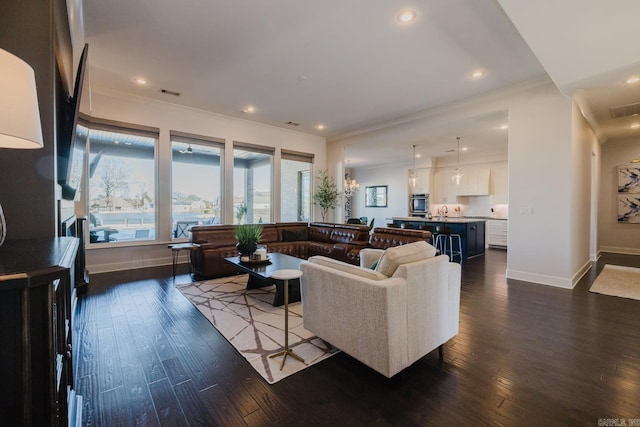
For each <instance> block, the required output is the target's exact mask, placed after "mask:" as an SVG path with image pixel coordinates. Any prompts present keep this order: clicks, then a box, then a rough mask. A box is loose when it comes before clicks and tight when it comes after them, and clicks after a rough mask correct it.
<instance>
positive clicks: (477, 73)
mask: <svg viewBox="0 0 640 427" xmlns="http://www.w3.org/2000/svg"><path fill="white" fill-rule="evenodd" d="M484 75H485V72H484V71H483V70H476V71H474V72H473V73H471V78H473V79H480V78H482V77H484Z"/></svg>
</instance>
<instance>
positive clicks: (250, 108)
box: [242, 105, 256, 113]
mask: <svg viewBox="0 0 640 427" xmlns="http://www.w3.org/2000/svg"><path fill="white" fill-rule="evenodd" d="M255 111H256V108H255V107H254V106H253V105H247V106H246V107H245V108H243V109H242V112H243V113H253V112H255Z"/></svg>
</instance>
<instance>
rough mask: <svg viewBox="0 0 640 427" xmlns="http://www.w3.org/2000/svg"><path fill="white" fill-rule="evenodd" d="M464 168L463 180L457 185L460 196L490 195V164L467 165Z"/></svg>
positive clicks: (457, 192)
mask: <svg viewBox="0 0 640 427" xmlns="http://www.w3.org/2000/svg"><path fill="white" fill-rule="evenodd" d="M461 169H462V180H461V181H460V185H458V187H457V191H456V194H457V195H458V196H488V195H489V176H490V170H489V166H485V165H465V166H462V167H461Z"/></svg>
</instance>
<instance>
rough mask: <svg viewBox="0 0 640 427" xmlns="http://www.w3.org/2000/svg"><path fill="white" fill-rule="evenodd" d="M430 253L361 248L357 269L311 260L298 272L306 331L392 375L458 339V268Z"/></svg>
mask: <svg viewBox="0 0 640 427" xmlns="http://www.w3.org/2000/svg"><path fill="white" fill-rule="evenodd" d="M383 254H384V256H383ZM434 254H435V249H434V248H433V247H432V246H431V245H429V244H428V243H426V242H416V243H411V244H407V245H402V246H398V247H395V248H390V249H387V250H385V251H382V250H378V249H364V250H362V252H361V266H360V267H358V266H354V265H351V264H347V263H343V262H340V261H337V260H334V259H331V258H326V257H322V256H315V257H311V258H309V260H308V261H307V262H305V263H303V264H302V266H301V270H302V272H303V276H302V278H301V294H302V309H303V319H304V327H305V328H306V329H307V330H309V331H311V332H313V333H315V334H316V335H317V336H319V337H320V338H322V339H323V340H325V341H327V342H329V343H331V344H333V345H334V346H335V347H337V348H339V349H341V350H342V351H344V352H345V353H347V354H349V355H351V356H352V357H354V358H356V359H358V360H359V361H361V362H362V363H364V364H366V365H367V366H369V367H371V368H373V369H375V370H376V371H378V372H380V373H381V374H383V375H385V376H387V377H389V378H390V377H392V376H393V375H395V374H397V373H398V372H400V371H402V370H403V369H404V368H406V367H407V366H409V365H411V364H412V363H414V362H415V361H416V360H418V359H420V358H422V357H424V356H425V355H426V354H428V353H429V352H431V351H432V350H435V349H436V348H438V347H440V346H442V345H443V344H444V343H445V342H447V341H448V340H449V339H451V338H452V337H454V336H455V335H456V334H457V333H458V320H459V309H460V265H459V264H455V263H450V262H449V259H448V257H447V256H445V255H441V256H434ZM376 259H379V263H378V266H377V268H376V269H375V270H372V269H370V268H369V267H370V266H371V264H372V263H373V262H374V261H375V260H376ZM385 273H386V274H385Z"/></svg>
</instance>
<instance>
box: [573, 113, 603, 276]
mask: <svg viewBox="0 0 640 427" xmlns="http://www.w3.org/2000/svg"><path fill="white" fill-rule="evenodd" d="M571 133H572V158H573V161H572V162H571V165H572V177H571V179H572V184H571V203H570V206H571V211H570V218H569V222H570V224H571V239H572V240H573V243H572V244H571V248H572V250H571V254H570V255H571V272H573V273H574V277H573V279H572V282H573V284H574V285H575V283H577V281H578V280H580V278H581V277H582V276H583V275H584V274H585V273H586V272H587V271H588V270H589V268H590V267H591V246H590V241H591V238H592V232H591V222H592V221H597V217H595V218H592V217H591V215H592V204H596V203H597V200H592V197H595V198H597V192H594V194H592V191H591V186H592V182H597V179H595V180H592V178H591V175H592V173H593V174H596V175H597V174H598V171H597V170H592V169H594V168H593V167H592V156H595V157H594V159H595V160H594V161H595V163H598V162H599V159H600V144H599V142H598V140H597V138H596V136H595V134H594V132H593V130H592V129H591V126H590V125H589V123H588V122H587V120H586V119H585V118H584V116H583V115H582V113H581V112H580V108H579V107H578V105H577V104H575V103H573V105H572V132H571ZM596 178H597V177H596ZM593 238H594V239H595V238H596V236H595V234H594V235H593Z"/></svg>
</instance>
